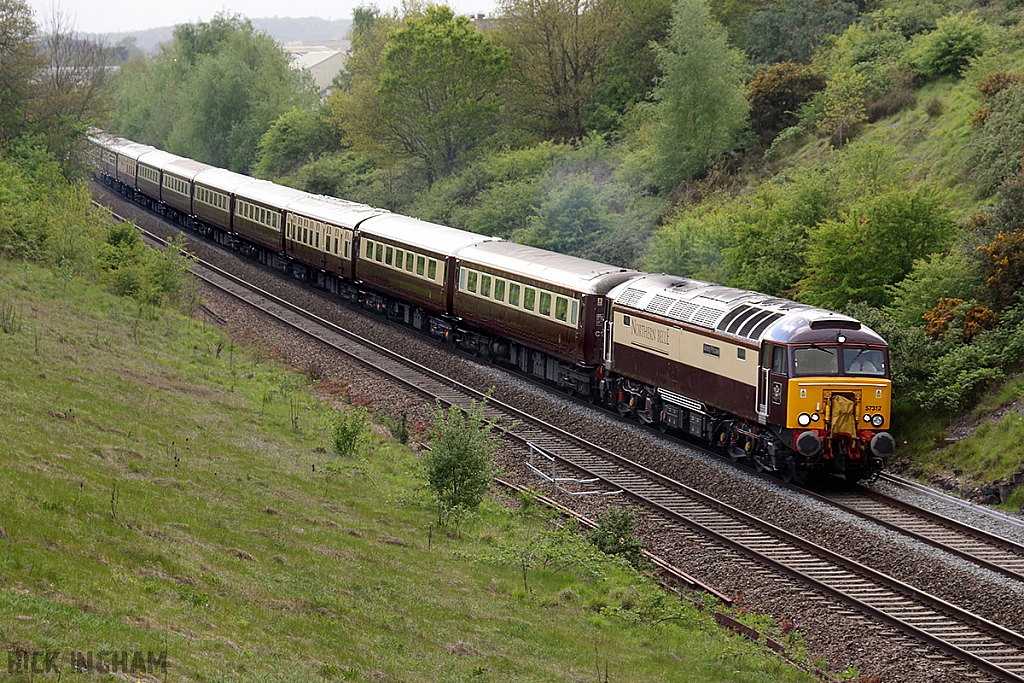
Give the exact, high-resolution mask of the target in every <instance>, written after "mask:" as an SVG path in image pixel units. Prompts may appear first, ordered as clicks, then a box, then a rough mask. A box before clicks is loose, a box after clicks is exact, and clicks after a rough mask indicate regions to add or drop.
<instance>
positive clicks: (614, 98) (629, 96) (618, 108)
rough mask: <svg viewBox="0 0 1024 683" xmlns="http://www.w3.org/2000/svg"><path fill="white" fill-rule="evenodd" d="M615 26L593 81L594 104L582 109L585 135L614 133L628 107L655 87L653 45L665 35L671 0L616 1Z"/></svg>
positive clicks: (670, 19)
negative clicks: (602, 61) (594, 85)
mask: <svg viewBox="0 0 1024 683" xmlns="http://www.w3.org/2000/svg"><path fill="white" fill-rule="evenodd" d="M615 1H616V2H617V3H618V8H617V10H616V11H615V12H614V17H615V21H616V24H617V25H616V26H615V27H614V30H612V31H610V32H608V33H607V40H609V41H612V42H611V45H610V46H609V48H608V50H607V52H606V54H605V57H604V63H603V64H601V65H600V66H599V67H598V69H597V73H596V74H595V75H596V79H595V84H596V96H595V98H594V102H593V103H592V104H589V105H585V106H584V107H583V118H582V121H581V128H582V130H583V132H584V133H589V132H591V131H597V132H598V133H600V134H605V133H615V132H616V131H617V130H618V129H619V128H620V127H621V125H622V117H623V115H624V114H626V113H627V112H628V111H629V109H630V108H631V107H633V106H634V105H635V104H637V103H639V102H643V101H644V100H645V99H646V98H647V96H648V94H649V93H650V92H651V91H652V90H653V89H654V86H655V84H656V83H657V79H658V76H659V75H660V69H659V67H658V60H657V58H656V56H655V51H654V45H656V44H657V43H660V42H661V41H663V40H664V39H665V36H666V35H667V34H668V28H669V25H670V24H671V23H672V2H671V0H615Z"/></svg>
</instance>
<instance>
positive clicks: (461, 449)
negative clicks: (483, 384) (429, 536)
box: [423, 399, 497, 523]
mask: <svg viewBox="0 0 1024 683" xmlns="http://www.w3.org/2000/svg"><path fill="white" fill-rule="evenodd" d="M486 406H487V400H486V399H484V400H483V401H481V402H480V403H477V402H476V401H474V402H473V403H472V405H470V407H469V408H466V409H462V408H460V407H459V406H456V405H452V406H450V407H449V408H448V410H447V411H445V410H444V409H443V408H442V407H441V405H440V404H438V405H437V407H436V408H434V409H432V410H431V416H432V417H433V421H434V425H433V427H432V428H431V429H430V432H429V434H430V438H431V445H430V451H428V452H427V455H426V457H425V458H424V459H423V462H424V465H425V466H426V475H427V484H428V486H429V487H430V490H431V491H432V492H433V493H434V497H435V498H436V499H437V515H438V521H439V522H440V523H443V522H444V521H445V519H446V518H447V517H449V516H451V515H453V514H454V515H456V516H457V515H458V513H459V512H460V511H472V510H475V509H476V508H477V507H478V506H479V505H480V502H481V501H482V500H483V498H484V493H486V491H487V487H488V486H489V485H490V483H491V477H492V467H493V456H494V450H495V448H497V440H496V439H495V437H494V436H492V435H491V430H492V429H493V428H494V427H495V425H496V420H488V419H487V417H486V416H485V415H484V409H485V408H486Z"/></svg>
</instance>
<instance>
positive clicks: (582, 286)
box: [452, 241, 638, 396]
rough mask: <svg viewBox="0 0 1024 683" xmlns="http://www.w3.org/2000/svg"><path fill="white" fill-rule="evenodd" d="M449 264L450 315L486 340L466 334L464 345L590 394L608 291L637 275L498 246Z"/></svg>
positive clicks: (479, 248)
mask: <svg viewBox="0 0 1024 683" xmlns="http://www.w3.org/2000/svg"><path fill="white" fill-rule="evenodd" d="M457 263H458V267H459V281H458V287H457V291H456V293H455V297H454V305H453V309H452V312H453V314H454V315H456V316H457V317H458V318H460V319H461V320H462V321H464V322H465V323H467V324H469V325H472V326H473V327H475V328H477V329H482V330H487V331H490V332H492V333H494V337H493V338H492V337H489V336H486V335H480V334H474V333H468V334H466V335H464V336H466V337H468V338H467V339H466V342H468V343H467V344H466V345H467V346H469V347H470V348H472V349H474V350H478V351H484V352H486V353H488V354H489V355H492V356H495V357H497V358H500V359H503V360H507V361H509V362H511V363H512V364H513V365H516V366H517V367H519V368H520V369H521V370H522V371H523V372H527V373H530V374H533V375H536V376H538V377H543V378H546V379H548V380H550V381H553V382H556V383H557V384H558V385H559V386H562V387H564V388H568V389H570V390H571V391H573V392H578V393H580V394H582V395H584V396H587V395H590V393H591V391H592V389H594V388H596V386H595V382H594V379H595V374H594V368H596V367H597V366H598V365H599V364H600V362H601V356H602V346H603V343H602V336H603V334H604V321H605V318H606V316H607V313H608V308H609V304H610V302H609V300H608V298H607V295H608V292H609V291H610V290H611V289H612V288H613V287H614V286H615V285H618V284H619V283H621V282H623V281H625V280H628V279H630V278H632V277H635V276H636V275H638V272H637V271H635V270H628V269H625V268H620V267H618V266H610V265H607V264H604V263H598V262H596V261H589V260H587V259H582V258H577V257H574V256H566V255H564V254H557V253H554V252H550V251H545V250H543V249H537V248H535V247H529V246H525V245H521V244H516V243H514V242H505V241H494V242H482V243H479V244H476V245H473V246H470V247H467V248H465V249H463V250H462V251H460V252H459V255H458V259H457ZM510 342H511V343H510ZM560 361H561V362H560ZM577 366H579V367H577ZM583 366H589V367H583Z"/></svg>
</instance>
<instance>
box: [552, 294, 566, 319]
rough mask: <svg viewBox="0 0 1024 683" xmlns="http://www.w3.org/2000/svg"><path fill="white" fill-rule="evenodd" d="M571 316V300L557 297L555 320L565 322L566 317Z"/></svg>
mask: <svg viewBox="0 0 1024 683" xmlns="http://www.w3.org/2000/svg"><path fill="white" fill-rule="evenodd" d="M568 314H569V300H568V299H566V298H565V297H561V296H560V297H557V298H556V299H555V320H560V321H561V322H563V323H564V322H565V319H566V317H567V316H568Z"/></svg>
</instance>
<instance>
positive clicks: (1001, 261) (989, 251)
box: [979, 230, 1024, 310]
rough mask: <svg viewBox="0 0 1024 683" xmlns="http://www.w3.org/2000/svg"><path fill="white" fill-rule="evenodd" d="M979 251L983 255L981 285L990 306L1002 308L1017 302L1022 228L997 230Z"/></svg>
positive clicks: (1023, 276) (1022, 272)
mask: <svg viewBox="0 0 1024 683" xmlns="http://www.w3.org/2000/svg"><path fill="white" fill-rule="evenodd" d="M979 251H980V252H981V253H982V254H983V255H984V257H985V261H984V263H985V271H986V275H987V277H986V280H985V287H986V288H987V289H988V291H989V294H990V296H991V297H992V306H993V307H994V308H995V309H996V310H1002V309H1004V308H1007V307H1008V306H1012V305H1013V304H1015V303H1017V302H1019V301H1020V289H1021V287H1022V286H1024V230H1014V231H1013V232H1008V233H1003V232H1001V233H999V234H998V235H996V238H995V240H993V241H992V243H991V244H989V245H988V246H985V247H981V248H980V250H979Z"/></svg>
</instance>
